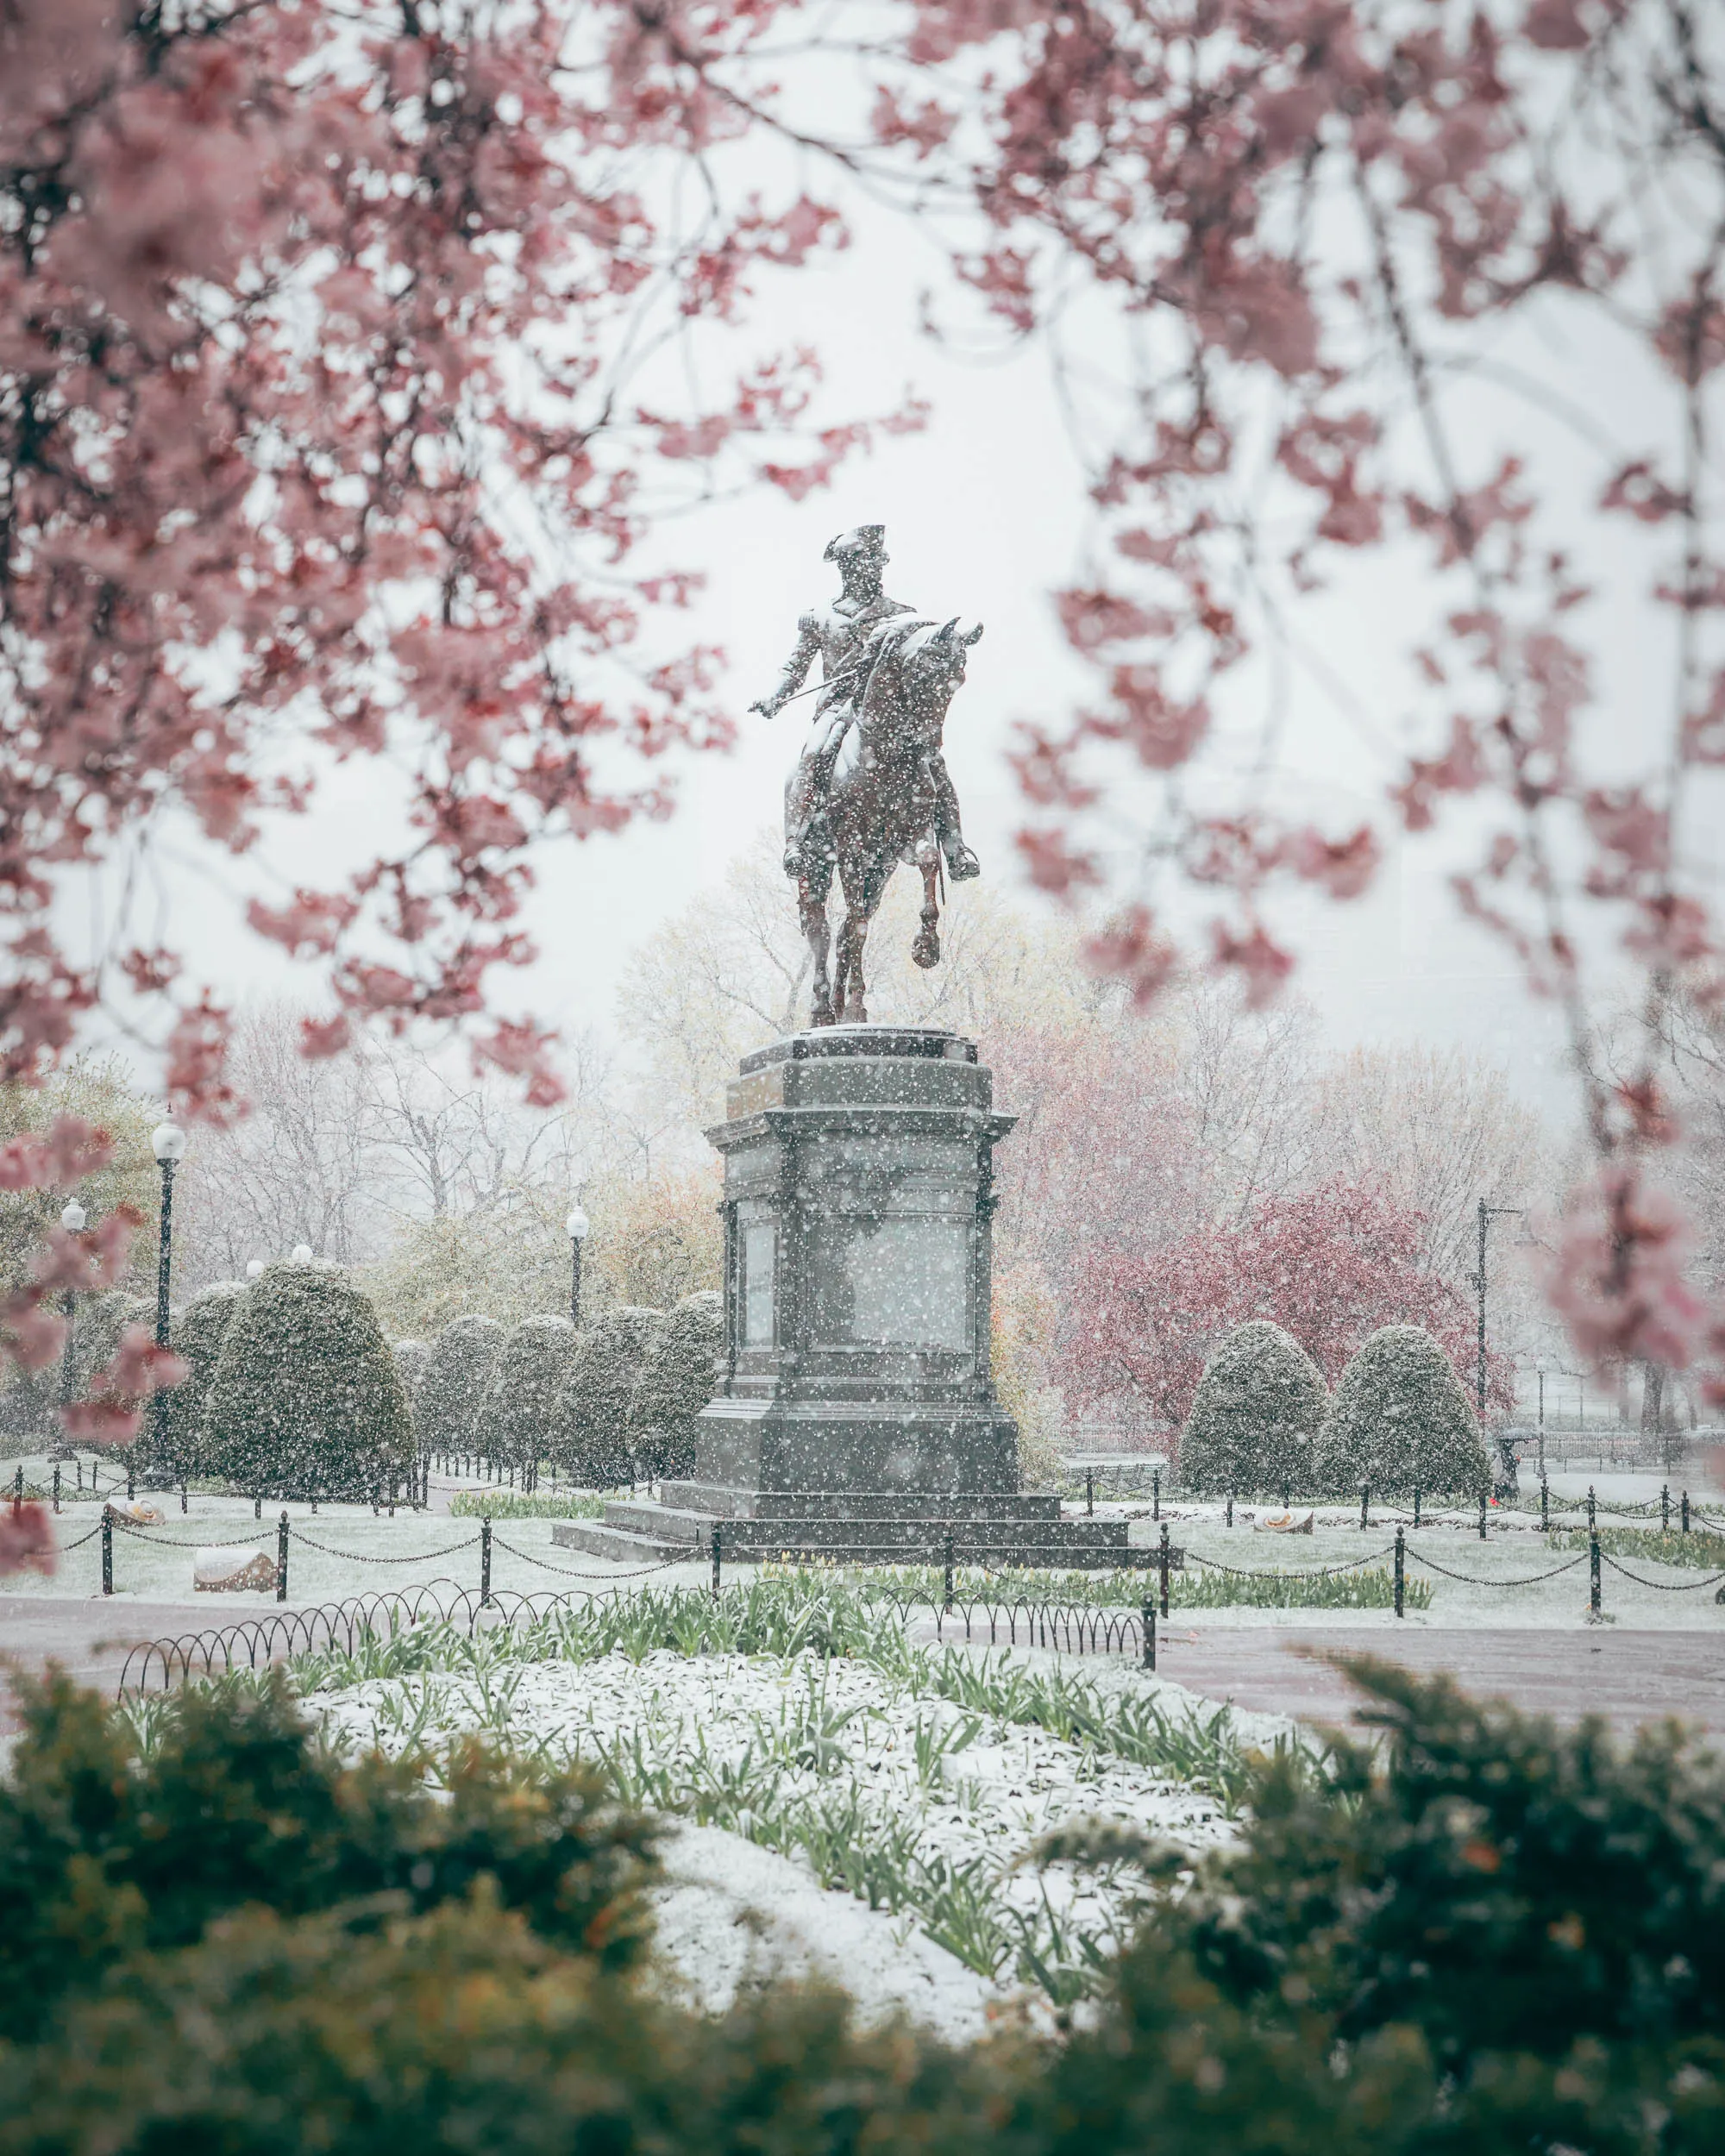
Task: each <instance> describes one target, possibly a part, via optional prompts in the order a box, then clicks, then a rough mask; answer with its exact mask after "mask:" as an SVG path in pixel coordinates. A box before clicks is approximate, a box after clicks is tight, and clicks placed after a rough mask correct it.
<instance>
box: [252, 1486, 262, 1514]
mask: <svg viewBox="0 0 1725 2156" xmlns="http://www.w3.org/2000/svg"><path fill="white" fill-rule="evenodd" d="M263 1516H264V1494H263V1492H262V1491H261V1490H260V1489H254V1491H253V1492H252V1517H253V1519H254V1520H261V1519H262V1518H263Z"/></svg>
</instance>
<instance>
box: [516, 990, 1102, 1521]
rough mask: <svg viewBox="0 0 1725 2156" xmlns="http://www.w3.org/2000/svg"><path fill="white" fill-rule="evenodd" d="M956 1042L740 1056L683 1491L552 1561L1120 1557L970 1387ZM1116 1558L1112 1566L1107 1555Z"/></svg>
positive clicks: (983, 1244) (1000, 1123)
mask: <svg viewBox="0 0 1725 2156" xmlns="http://www.w3.org/2000/svg"><path fill="white" fill-rule="evenodd" d="M1012 1127H1013V1118H1012V1117H1011V1116H1007V1115H1001V1114H999V1113H997V1112H996V1111H995V1109H994V1081H993V1078H992V1076H991V1075H990V1073H989V1072H988V1069H986V1068H985V1067H984V1066H982V1064H981V1063H979V1062H977V1059H976V1047H975V1043H974V1042H973V1041H967V1040H964V1039H962V1038H961V1037H959V1036H958V1035H957V1034H955V1033H950V1032H946V1031H943V1030H941V1029H940V1028H938V1027H933V1026H885V1025H864V1026H833V1027H829V1028H825V1029H823V1030H821V1031H813V1032H808V1033H799V1034H795V1035H793V1037H791V1038H790V1039H788V1040H782V1041H778V1042H775V1044H773V1045H772V1046H771V1047H770V1048H764V1049H761V1050H757V1051H756V1053H755V1054H754V1055H752V1056H745V1057H744V1058H743V1064H742V1067H741V1069H740V1070H739V1072H738V1075H737V1078H736V1079H735V1081H733V1082H732V1084H731V1087H730V1089H729V1095H728V1099H727V1101H726V1114H725V1119H724V1122H723V1123H720V1124H718V1125H715V1126H714V1127H713V1128H712V1129H711V1130H710V1131H708V1132H707V1136H708V1137H709V1138H711V1139H712V1143H713V1144H714V1145H715V1146H717V1147H718V1150H719V1151H720V1152H721V1153H722V1154H723V1155H724V1204H723V1211H724V1308H725V1351H724V1360H723V1362H722V1363H721V1364H720V1365H719V1368H718V1370H717V1372H716V1388H715V1393H714V1397H713V1400H712V1404H711V1405H710V1406H709V1407H707V1409H706V1413H705V1414H704V1415H703V1417H702V1419H701V1433H700V1440H699V1448H698V1451H697V1457H696V1465H695V1471H694V1475H693V1477H692V1478H691V1479H690V1480H689V1481H687V1482H671V1483H667V1484H666V1485H665V1486H664V1489H663V1491H662V1503H660V1504H657V1505H649V1504H644V1503H639V1502H633V1503H629V1504H621V1503H619V1504H615V1505H612V1506H611V1507H608V1508H607V1512H606V1515H605V1522H604V1524H603V1525H602V1526H593V1525H589V1524H588V1523H586V1522H580V1521H577V1522H571V1523H569V1524H568V1526H559V1527H558V1528H557V1530H556V1531H555V1532H556V1539H557V1540H558V1541H559V1542H561V1543H563V1544H565V1545H566V1546H569V1547H575V1548H586V1549H589V1550H592V1551H595V1552H602V1553H605V1554H611V1555H617V1556H629V1557H638V1556H639V1555H640V1553H641V1551H643V1549H645V1548H647V1547H649V1546H652V1547H662V1548H664V1549H667V1550H669V1549H674V1548H681V1547H685V1546H691V1547H692V1546H701V1547H705V1546H706V1545H707V1544H708V1542H709V1541H710V1539H711V1531H712V1525H713V1523H714V1522H718V1524H719V1525H720V1526H721V1528H722V1529H723V1534H724V1547H725V1548H726V1549H727V1550H728V1551H731V1553H733V1554H734V1555H737V1556H739V1557H740V1556H743V1555H745V1554H762V1553H769V1552H775V1551H781V1550H783V1551H791V1550H800V1551H827V1552H829V1553H831V1554H834V1555H837V1554H841V1553H844V1552H847V1551H849V1552H854V1553H856V1554H857V1555H861V1554H862V1553H864V1552H865V1551H869V1550H877V1551H881V1553H882V1554H883V1555H884V1554H888V1553H892V1554H900V1555H904V1556H907V1557H926V1556H930V1555H932V1554H938V1551H939V1550H940V1549H941V1548H942V1547H944V1539H945V1537H946V1535H947V1534H948V1533H949V1532H950V1534H951V1535H952V1537H953V1539H954V1545H955V1548H956V1549H957V1551H958V1552H959V1553H960V1554H962V1555H969V1556H973V1557H974V1556H977V1555H990V1556H993V1557H996V1558H997V1559H1000V1560H1001V1561H1006V1560H1008V1559H1010V1560H1013V1561H1019V1562H1024V1561H1036V1562H1041V1561H1044V1560H1046V1561H1064V1562H1066V1563H1072V1562H1084V1561H1085V1558H1084V1556H1083V1551H1084V1549H1085V1548H1086V1547H1087V1546H1088V1545H1095V1546H1096V1548H1097V1551H1098V1554H1096V1555H1095V1556H1093V1557H1091V1558H1090V1559H1089V1561H1090V1562H1093V1563H1101V1562H1107V1563H1120V1562H1122V1561H1124V1558H1125V1531H1124V1527H1123V1526H1121V1525H1120V1523H1112V1522H1106V1521H1097V1520H1082V1521H1080V1520H1073V1521H1063V1520H1061V1518H1060V1506H1059V1501H1058V1499H1057V1497H1055V1496H1053V1495H1025V1494H1023V1493H1021V1491H1020V1489H1019V1461H1018V1432H1017V1430H1016V1428H1015V1426H1014V1425H1013V1421H1012V1419H1011V1417H1010V1416H1008V1415H1007V1413H1005V1411H1004V1410H1003V1409H1002V1407H1001V1406H1000V1401H999V1400H998V1399H997V1397H996V1395H995V1393H994V1384H993V1381H992V1378H991V1376H990V1374H989V1361H988V1358H989V1305H990V1289H991V1282H992V1254H991V1248H990V1225H991V1222H992V1219H993V1214H994V1147H995V1146H996V1145H997V1144H999V1143H1000V1140H1001V1139H1002V1138H1005V1137H1006V1135H1007V1132H1008V1131H1010V1130H1011V1129H1012ZM1113 1545H1118V1549H1117V1550H1115V1549H1114V1548H1113Z"/></svg>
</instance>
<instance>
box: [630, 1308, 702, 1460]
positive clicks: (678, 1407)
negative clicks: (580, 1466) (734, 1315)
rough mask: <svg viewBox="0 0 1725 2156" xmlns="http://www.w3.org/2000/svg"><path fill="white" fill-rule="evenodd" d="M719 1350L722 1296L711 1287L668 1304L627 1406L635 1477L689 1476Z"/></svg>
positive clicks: (650, 1343) (643, 1360) (644, 1358)
mask: <svg viewBox="0 0 1725 2156" xmlns="http://www.w3.org/2000/svg"><path fill="white" fill-rule="evenodd" d="M723 1350H724V1296H723V1295H721V1294H718V1291H717V1290H716V1289H714V1288H702V1289H701V1290H700V1291H699V1294H693V1295H685V1296H684V1297H683V1299H682V1300H681V1302H679V1303H676V1304H674V1306H673V1307H672V1309H671V1310H670V1312H669V1313H668V1316H667V1317H666V1319H665V1322H664V1323H663V1324H662V1326H660V1327H659V1329H658V1331H657V1332H656V1333H655V1335H654V1337H653V1338H652V1340H651V1341H650V1342H649V1345H648V1349H647V1352H646V1354H645V1355H644V1356H643V1358H642V1363H641V1368H640V1370H639V1372H638V1373H637V1376H636V1380H635V1392H634V1396H633V1398H632V1399H631V1401H630V1421H631V1423H632V1424H633V1426H634V1446H635V1464H636V1471H637V1474H640V1475H642V1476H646V1477H648V1478H649V1480H650V1479H651V1478H653V1477H655V1476H686V1475H693V1472H694V1466H695V1440H696V1438H698V1436H699V1432H700V1415H701V1410H702V1408H703V1407H706V1404H707V1402H708V1401H710V1400H711V1399H712V1394H713V1376H712V1369H713V1364H714V1363H716V1362H717V1361H718V1357H719V1355H720V1353H721V1352H722V1351H723Z"/></svg>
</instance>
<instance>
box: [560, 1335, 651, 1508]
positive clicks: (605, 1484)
mask: <svg viewBox="0 0 1725 2156" xmlns="http://www.w3.org/2000/svg"><path fill="white" fill-rule="evenodd" d="M664 1323H665V1313H664V1312H663V1311H662V1310H649V1309H646V1308H644V1307H640V1306H638V1305H637V1304H634V1303H615V1304H613V1305H612V1307H611V1308H610V1309H609V1310H602V1311H600V1313H599V1315H598V1316H597V1317H596V1318H594V1319H592V1320H590V1322H589V1323H588V1324H587V1325H586V1326H583V1327H582V1329H581V1333H580V1338H579V1340H578V1341H577V1342H576V1344H575V1352H574V1360H573V1361H572V1362H571V1363H570V1365H569V1374H568V1378H567V1379H566V1380H565V1381H564V1384H563V1388H562V1390H561V1393H560V1394H559V1395H558V1396H557V1405H556V1410H555V1415H554V1418H553V1422H552V1429H551V1442H552V1446H553V1451H552V1457H553V1458H554V1459H555V1461H556V1462H557V1463H558V1464H559V1466H561V1468H562V1470H563V1471H564V1472H565V1473H566V1474H567V1475H568V1478H569V1480H570V1481H571V1482H576V1483H579V1484H580V1486H581V1487H582V1488H583V1489H616V1488H617V1487H618V1484H619V1483H623V1482H633V1481H634V1480H635V1476H636V1461H635V1437H636V1429H635V1421H634V1416H633V1413H632V1407H633V1402H634V1396H635V1384H636V1380H637V1378H638V1377H639V1376H640V1374H641V1370H642V1368H643V1364H644V1363H645V1362H646V1360H647V1357H648V1354H649V1351H650V1350H651V1348H652V1346H653V1344H654V1341H655V1338H656V1336H657V1335H658V1333H659V1332H660V1331H661V1329H662V1326H663V1325H664Z"/></svg>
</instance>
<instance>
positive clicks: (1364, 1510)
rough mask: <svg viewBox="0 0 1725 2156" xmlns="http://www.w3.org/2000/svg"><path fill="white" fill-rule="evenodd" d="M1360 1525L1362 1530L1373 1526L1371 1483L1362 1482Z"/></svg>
mask: <svg viewBox="0 0 1725 2156" xmlns="http://www.w3.org/2000/svg"><path fill="white" fill-rule="evenodd" d="M1359 1524H1360V1526H1361V1528H1362V1530H1364V1528H1366V1527H1369V1526H1371V1483H1370V1482H1362V1483H1361V1484H1360V1486H1359Z"/></svg>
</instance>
